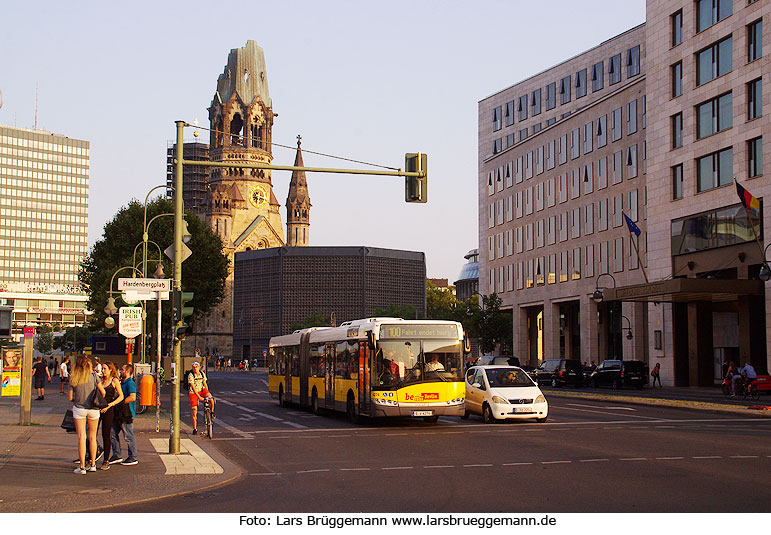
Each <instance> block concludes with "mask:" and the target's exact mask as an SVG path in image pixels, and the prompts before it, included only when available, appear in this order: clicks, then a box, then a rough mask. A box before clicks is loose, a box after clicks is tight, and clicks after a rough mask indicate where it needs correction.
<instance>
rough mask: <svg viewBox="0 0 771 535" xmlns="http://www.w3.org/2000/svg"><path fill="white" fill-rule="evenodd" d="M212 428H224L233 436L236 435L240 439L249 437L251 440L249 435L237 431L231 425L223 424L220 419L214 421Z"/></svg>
mask: <svg viewBox="0 0 771 535" xmlns="http://www.w3.org/2000/svg"><path fill="white" fill-rule="evenodd" d="M214 427H215V428H216V427H224V428H225V429H227V430H228V431H230V432H231V433H233V434H234V435H238V436H240V437H249V438H251V435H250V434H249V433H247V432H246V431H241V430H240V429H238V428H236V427H233V426H232V425H230V424H228V423H225V422H224V421H222V418H221V417H220V418H217V419H216V420H214Z"/></svg>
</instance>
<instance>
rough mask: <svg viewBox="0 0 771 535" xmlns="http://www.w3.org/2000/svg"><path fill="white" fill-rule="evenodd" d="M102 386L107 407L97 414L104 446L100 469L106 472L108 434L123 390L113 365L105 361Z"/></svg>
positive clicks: (108, 448)
mask: <svg viewBox="0 0 771 535" xmlns="http://www.w3.org/2000/svg"><path fill="white" fill-rule="evenodd" d="M102 386H103V387H104V392H105V393H104V399H106V400H107V401H108V405H107V407H105V408H103V409H101V410H100V411H99V412H100V413H101V415H100V422H101V424H102V444H104V462H103V463H102V466H100V468H101V469H102V470H108V469H109V468H110V462H109V459H110V443H111V442H112V441H111V440H110V434H111V433H112V426H113V423H114V416H115V409H114V407H116V406H117V405H119V404H120V403H121V402H122V401H123V390H122V389H121V387H120V379H118V370H117V369H116V368H115V364H113V363H112V362H108V361H105V363H104V364H102Z"/></svg>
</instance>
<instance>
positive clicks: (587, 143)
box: [584, 123, 594, 154]
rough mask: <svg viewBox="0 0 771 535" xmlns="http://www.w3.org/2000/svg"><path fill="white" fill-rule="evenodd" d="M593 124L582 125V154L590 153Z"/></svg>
mask: <svg viewBox="0 0 771 535" xmlns="http://www.w3.org/2000/svg"><path fill="white" fill-rule="evenodd" d="M593 130H594V124H593V123H586V124H585V125H584V154H589V153H590V152H592V138H593V137H594V131H593Z"/></svg>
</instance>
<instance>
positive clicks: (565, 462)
mask: <svg viewBox="0 0 771 535" xmlns="http://www.w3.org/2000/svg"><path fill="white" fill-rule="evenodd" d="M572 462H573V461H541V464H570V463H572Z"/></svg>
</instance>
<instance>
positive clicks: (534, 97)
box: [530, 89, 541, 117]
mask: <svg viewBox="0 0 771 535" xmlns="http://www.w3.org/2000/svg"><path fill="white" fill-rule="evenodd" d="M530 108H531V110H530V111H531V112H532V113H531V115H532V116H533V117H535V116H536V115H538V114H539V113H541V90H540V89H536V90H535V91H533V92H532V93H531V94H530Z"/></svg>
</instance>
